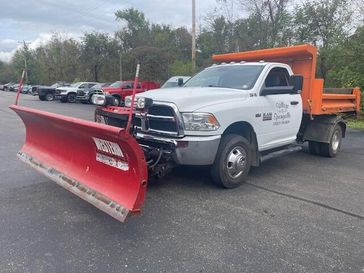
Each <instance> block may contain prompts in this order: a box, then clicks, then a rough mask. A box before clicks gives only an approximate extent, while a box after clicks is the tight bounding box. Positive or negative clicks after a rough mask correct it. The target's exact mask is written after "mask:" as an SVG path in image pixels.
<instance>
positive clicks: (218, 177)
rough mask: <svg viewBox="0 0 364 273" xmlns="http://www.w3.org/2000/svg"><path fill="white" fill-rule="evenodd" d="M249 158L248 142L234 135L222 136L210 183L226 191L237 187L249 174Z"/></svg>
mask: <svg viewBox="0 0 364 273" xmlns="http://www.w3.org/2000/svg"><path fill="white" fill-rule="evenodd" d="M251 158H252V156H251V149H250V144H249V142H248V140H246V139H245V138H244V137H242V136H239V135H235V134H231V135H226V136H223V138H222V140H221V142H220V145H219V148H218V150H217V155H216V158H215V161H214V164H213V165H212V167H211V176H212V181H213V182H214V184H215V185H217V186H220V187H223V188H227V189H232V188H236V187H239V186H240V185H241V184H243V183H244V181H245V179H246V177H247V175H248V173H249V170H250V167H251Z"/></svg>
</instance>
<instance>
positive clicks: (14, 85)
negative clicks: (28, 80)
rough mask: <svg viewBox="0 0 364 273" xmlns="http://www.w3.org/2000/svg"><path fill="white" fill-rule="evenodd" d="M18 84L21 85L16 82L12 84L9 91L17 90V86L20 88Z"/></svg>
mask: <svg viewBox="0 0 364 273" xmlns="http://www.w3.org/2000/svg"><path fill="white" fill-rule="evenodd" d="M18 86H19V84H18V83H16V84H12V85H9V91H11V92H15V90H18V89H17V88H18Z"/></svg>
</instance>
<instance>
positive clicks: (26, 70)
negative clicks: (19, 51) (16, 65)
mask: <svg viewBox="0 0 364 273" xmlns="http://www.w3.org/2000/svg"><path fill="white" fill-rule="evenodd" d="M18 43H21V44H23V48H24V52H23V54H24V70H25V83H28V65H27V54H26V48H27V46H28V45H30V44H31V43H30V42H25V40H23V42H20V41H18Z"/></svg>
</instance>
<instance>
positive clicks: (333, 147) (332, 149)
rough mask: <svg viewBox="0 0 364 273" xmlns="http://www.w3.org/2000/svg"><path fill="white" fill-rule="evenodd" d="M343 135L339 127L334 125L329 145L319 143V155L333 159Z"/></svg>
mask: <svg viewBox="0 0 364 273" xmlns="http://www.w3.org/2000/svg"><path fill="white" fill-rule="evenodd" d="M342 138H343V133H342V129H341V126H340V125H339V124H336V126H335V128H334V131H333V132H332V135H331V138H330V142H329V143H321V145H320V154H321V155H322V156H326V157H335V156H336V155H337V153H338V152H339V150H340V147H341V142H342Z"/></svg>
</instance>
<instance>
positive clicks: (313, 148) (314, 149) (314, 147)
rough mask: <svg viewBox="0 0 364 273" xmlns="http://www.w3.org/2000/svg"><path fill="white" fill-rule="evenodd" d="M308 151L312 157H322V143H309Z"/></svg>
mask: <svg viewBox="0 0 364 273" xmlns="http://www.w3.org/2000/svg"><path fill="white" fill-rule="evenodd" d="M308 150H309V152H310V154H312V155H320V143H319V142H316V141H309V142H308Z"/></svg>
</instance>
